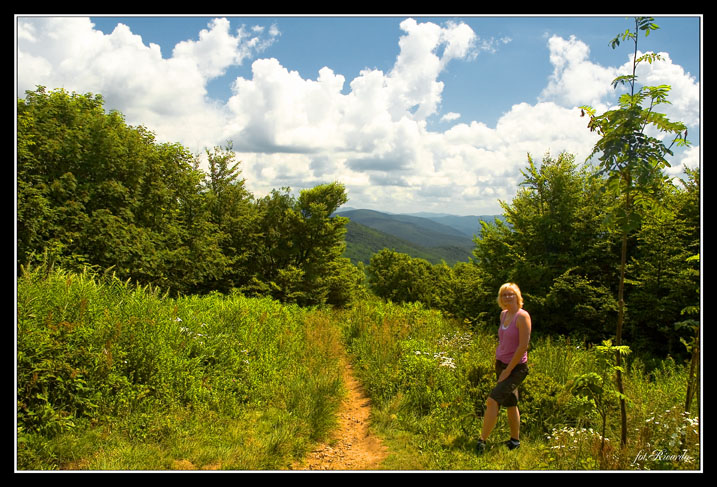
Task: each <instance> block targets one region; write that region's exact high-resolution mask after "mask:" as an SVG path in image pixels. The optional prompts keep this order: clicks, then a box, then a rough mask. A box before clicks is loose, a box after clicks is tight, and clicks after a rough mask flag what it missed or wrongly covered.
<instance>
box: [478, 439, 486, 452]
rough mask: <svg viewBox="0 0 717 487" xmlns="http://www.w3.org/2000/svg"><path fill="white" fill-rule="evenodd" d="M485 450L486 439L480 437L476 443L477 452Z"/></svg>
mask: <svg viewBox="0 0 717 487" xmlns="http://www.w3.org/2000/svg"><path fill="white" fill-rule="evenodd" d="M483 452H485V441H483V440H482V439H480V438H478V442H477V443H476V453H477V454H478V455H480V454H481V453H483Z"/></svg>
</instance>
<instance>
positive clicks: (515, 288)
mask: <svg viewBox="0 0 717 487" xmlns="http://www.w3.org/2000/svg"><path fill="white" fill-rule="evenodd" d="M508 289H510V290H511V291H513V292H514V293H515V297H516V298H517V299H518V309H521V308H522V307H523V295H522V294H521V293H520V288H519V287H518V285H517V284H515V283H512V282H506V283H505V284H503V285H502V286H501V287H500V289H499V290H498V306H500V307H501V308H502V309H506V308H507V306H506V305H505V303H504V302H503V291H506V290H508Z"/></svg>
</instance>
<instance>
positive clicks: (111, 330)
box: [17, 269, 343, 470]
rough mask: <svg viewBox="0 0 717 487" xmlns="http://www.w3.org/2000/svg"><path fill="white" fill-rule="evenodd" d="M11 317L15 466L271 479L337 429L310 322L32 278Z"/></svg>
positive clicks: (325, 333)
mask: <svg viewBox="0 0 717 487" xmlns="http://www.w3.org/2000/svg"><path fill="white" fill-rule="evenodd" d="M17 319H18V327H17V394H18V409H17V424H18V445H17V463H18V468H19V469H33V470H39V469H58V468H60V469H63V468H83V469H112V470H121V469H141V470H161V469H173V468H196V469H199V468H224V469H239V470H245V469H278V468H285V467H286V466H287V465H288V464H290V463H291V462H292V461H293V460H294V459H295V458H297V457H300V456H301V455H303V453H304V452H305V450H306V449H307V448H308V447H309V445H310V443H311V442H313V441H316V440H317V439H321V438H323V437H324V436H325V435H326V434H327V433H328V432H329V431H330V430H331V428H332V427H333V425H334V424H335V412H336V409H337V407H338V405H339V403H340V401H341V398H342V395H343V389H342V387H343V386H342V382H341V367H340V359H341V357H340V355H339V354H338V353H337V351H338V350H340V347H338V346H337V343H338V341H339V335H338V333H337V332H336V328H335V327H334V326H331V324H330V322H329V320H328V319H327V318H325V317H324V316H323V315H322V314H321V313H320V312H312V311H310V310H305V309H302V308H299V307H297V306H290V305H282V304H279V303H277V302H275V301H272V300H269V299H247V298H244V297H242V296H238V295H237V296H228V297H225V296H220V295H211V296H204V297H196V296H195V297H187V298H181V299H169V298H167V297H166V296H163V295H161V294H160V293H159V291H158V290H156V289H152V288H148V287H141V286H133V285H131V284H130V283H123V282H120V281H118V280H116V279H113V278H112V277H106V276H105V277H104V278H97V277H96V276H93V275H91V274H89V273H84V274H72V273H67V272H63V271H61V270H54V271H52V272H49V273H48V272H47V271H46V270H45V269H36V270H32V271H28V272H26V273H25V274H24V275H23V276H21V277H20V278H19V279H18V292H17Z"/></svg>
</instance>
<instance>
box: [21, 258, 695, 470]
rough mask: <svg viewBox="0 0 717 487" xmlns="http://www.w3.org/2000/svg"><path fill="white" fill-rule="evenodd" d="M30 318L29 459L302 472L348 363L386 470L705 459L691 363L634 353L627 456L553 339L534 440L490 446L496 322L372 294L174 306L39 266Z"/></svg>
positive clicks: (533, 419)
mask: <svg viewBox="0 0 717 487" xmlns="http://www.w3.org/2000/svg"><path fill="white" fill-rule="evenodd" d="M17 318H18V328H17V397H18V408H17V423H18V437H17V440H18V444H17V464H18V468H19V469H33V470H40V469H87V470H106V469H109V470H165V469H173V470H180V469H232V470H264V469H272V470H273V469H285V468H288V466H289V465H290V464H292V463H294V461H295V460H297V459H300V458H301V457H302V456H303V455H304V454H305V453H306V451H307V450H308V449H309V448H310V446H311V445H312V443H313V442H315V441H319V440H322V439H325V438H326V437H327V435H328V434H329V433H330V431H331V430H332V429H333V428H334V427H335V426H336V424H337V423H336V412H337V410H338V406H339V404H340V402H341V400H342V399H343V397H344V394H345V390H344V386H343V383H342V379H341V377H342V374H341V370H342V366H343V362H344V360H346V357H348V359H349V360H351V361H352V362H353V365H354V367H353V370H354V372H355V373H356V374H357V375H358V379H359V380H360V381H361V382H362V383H363V385H364V388H365V390H366V391H367V393H368V395H369V396H370V397H371V400H372V405H373V409H372V418H371V419H372V423H373V428H374V429H375V431H377V432H378V433H379V434H380V435H381V436H382V437H383V438H384V441H385V443H386V444H387V445H388V447H389V451H390V452H391V454H390V455H389V456H388V458H387V459H386V460H385V462H384V465H383V468H387V469H394V470H403V469H410V470H419V469H431V470H441V469H451V470H584V469H588V470H594V469H600V470H612V469H619V470H638V469H652V470H655V469H659V470H672V469H687V470H693V469H699V468H700V465H701V446H700V424H699V418H700V416H699V409H698V408H699V404H700V401H694V403H693V404H694V406H693V409H692V410H691V411H689V412H686V413H685V412H683V411H682V410H681V405H682V404H683V402H684V395H685V384H686V374H687V372H686V369H685V366H684V364H679V363H676V362H675V361H673V360H671V359H667V360H664V361H662V362H661V363H660V364H659V366H657V367H652V368H648V366H647V365H646V362H645V361H643V360H641V359H640V358H639V357H637V358H631V360H630V361H629V363H628V365H629V367H628V369H627V370H626V373H625V375H624V380H625V390H626V394H627V396H628V400H629V403H628V415H629V417H628V426H629V427H630V435H629V441H628V445H627V446H626V447H625V448H621V447H620V446H619V444H618V443H619V429H620V426H619V413H618V411H617V409H616V408H615V410H614V411H612V412H610V413H609V414H608V422H607V429H606V435H605V436H606V441H605V442H603V441H602V440H603V438H602V437H601V436H600V434H599V433H598V431H601V428H599V427H598V425H600V424H601V418H600V416H599V415H598V414H597V413H596V412H595V408H594V406H593V404H592V403H591V402H590V401H588V400H586V399H584V398H581V397H578V396H575V395H573V394H572V393H571V384H572V381H573V380H574V379H575V377H577V376H579V375H581V374H584V373H588V372H592V371H594V370H595V367H596V355H595V353H594V352H593V350H592V349H591V347H590V346H588V345H586V344H583V343H577V342H574V341H570V340H568V339H567V338H549V337H545V338H535V339H534V340H533V343H532V344H531V350H530V352H529V354H530V359H529V363H530V374H529V375H528V378H527V379H526V381H525V382H524V384H523V385H522V386H521V405H520V410H521V420H522V430H521V443H522V446H521V448H520V449H518V450H514V451H509V450H507V449H506V448H502V447H500V446H499V443H500V442H501V441H502V440H504V439H507V437H508V425H507V421H506V420H505V414H504V413H503V414H501V416H500V420H499V422H498V425H497V426H496V429H495V430H494V432H493V434H492V436H491V442H490V444H489V446H490V447H491V448H489V451H488V452H487V453H486V454H484V455H482V456H476V455H475V454H474V452H473V448H474V446H475V440H476V438H477V437H478V435H479V432H480V427H481V420H482V414H483V408H484V404H485V400H486V398H487V395H488V392H489V391H490V389H491V388H492V387H493V385H494V382H495V377H494V372H493V361H494V351H495V346H496V330H495V327H494V326H493V325H489V326H486V327H485V328H482V327H480V326H478V327H476V326H469V325H468V324H466V323H461V322H458V321H455V320H452V319H448V318H446V317H445V316H444V315H442V314H441V313H439V312H437V311H433V310H429V309H425V308H424V307H423V306H421V305H420V304H403V305H397V304H391V303H384V302H382V301H380V300H373V299H367V300H364V301H362V302H360V303H357V304H356V305H354V306H353V307H351V308H349V309H344V310H333V311H332V310H325V309H304V308H300V307H298V306H294V305H285V304H280V303H278V302H276V301H272V300H269V299H261V298H252V299H249V298H245V297H242V296H240V295H233V296H221V295H209V296H192V297H185V298H179V299H170V298H168V297H167V296H163V295H162V294H161V293H160V292H159V291H158V290H157V289H153V288H149V287H141V286H134V285H132V284H130V283H125V282H120V281H118V280H116V279H114V278H112V277H111V276H102V277H98V276H94V275H92V274H90V273H81V274H74V273H68V272H63V271H61V270H53V271H48V270H47V269H35V270H31V271H28V272H26V273H25V274H23V275H22V276H21V277H20V278H19V279H18V293H17ZM344 350H345V351H346V352H347V353H346V354H344ZM650 363H652V362H650ZM603 443H604V444H605V447H604V449H603V448H602V445H603Z"/></svg>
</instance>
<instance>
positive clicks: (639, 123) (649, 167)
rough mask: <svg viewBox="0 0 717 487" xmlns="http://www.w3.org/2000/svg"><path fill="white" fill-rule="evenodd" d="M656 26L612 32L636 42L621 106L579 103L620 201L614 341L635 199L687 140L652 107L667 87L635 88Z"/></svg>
mask: <svg viewBox="0 0 717 487" xmlns="http://www.w3.org/2000/svg"><path fill="white" fill-rule="evenodd" d="M658 28H659V27H658V26H657V25H656V24H655V23H654V19H652V18H650V17H636V18H635V25H634V30H630V29H627V30H626V31H625V32H624V33H622V34H620V35H618V36H616V37H615V38H614V39H613V40H612V41H611V42H610V45H611V46H612V47H613V49H614V48H616V47H617V46H619V45H620V42H621V40H622V41H625V40H631V41H632V42H633V44H634V55H633V61H632V73H631V74H628V75H623V76H619V77H617V78H616V79H615V80H614V81H613V87H617V86H619V85H620V86H622V85H627V87H628V88H629V92H628V93H625V94H623V95H622V96H620V99H619V106H618V108H616V109H614V110H609V111H607V112H605V113H604V114H602V115H596V113H595V110H594V109H593V108H591V107H589V106H583V107H581V108H582V109H583V110H584V112H587V113H588V115H589V117H590V121H589V123H588V128H589V129H590V130H591V131H593V132H597V133H598V134H599V135H600V136H601V138H600V140H598V142H597V143H596V144H595V147H594V149H593V152H592V154H591V156H590V157H591V158H592V157H593V156H595V155H598V154H599V155H598V161H599V164H600V170H601V172H602V174H604V175H605V176H606V177H607V181H608V183H609V184H610V185H611V186H612V187H613V188H614V189H615V191H616V193H617V194H619V195H621V197H622V202H621V205H620V206H619V207H617V208H616V209H615V211H614V213H613V214H612V217H613V218H614V221H615V223H616V224H617V225H618V228H619V229H620V232H621V233H622V245H621V254H620V280H619V287H618V319H617V329H616V334H615V343H616V346H620V345H621V344H622V332H623V321H624V316H625V298H624V289H625V269H626V264H627V243H628V235H629V234H630V233H631V232H633V231H634V230H636V229H637V228H638V226H639V223H640V213H639V211H637V208H636V205H635V202H636V201H638V200H640V199H641V198H646V197H648V196H649V194H650V192H651V191H652V190H653V188H654V186H655V184H656V182H657V181H658V180H659V179H660V174H661V169H662V168H664V167H666V166H669V163H668V162H667V159H666V156H668V155H672V151H671V147H672V144H675V143H676V144H678V145H686V144H687V139H686V135H687V129H686V127H685V125H684V124H682V123H679V122H670V121H669V120H668V119H667V117H665V115H664V114H661V113H658V112H656V111H655V107H656V106H658V105H660V104H663V103H668V101H667V95H668V92H669V90H670V87H669V86H666V85H660V86H653V87H650V86H644V87H641V88H640V89H638V90H636V89H635V88H636V81H637V76H636V74H635V73H636V70H637V66H638V65H639V64H640V63H642V62H645V61H646V62H648V63H652V62H653V61H655V60H658V59H659V56H658V55H657V54H653V53H647V54H644V55H642V56H639V57H638V55H637V53H638V51H637V46H638V38H639V33H640V31H642V32H644V33H645V35H646V36H647V35H649V34H650V32H651V31H653V30H655V29H658ZM648 128H654V129H657V130H658V131H660V132H664V133H666V134H674V135H675V138H674V139H673V142H672V144H671V145H670V146H666V145H665V144H664V143H663V141H662V140H661V139H659V138H657V137H654V136H651V135H649V134H648ZM617 360H618V367H617V369H616V377H617V382H618V389H619V392H620V393H621V394H623V392H624V391H623V385H622V374H621V368H620V355H619V354H618V355H617ZM620 406H621V413H622V434H621V443H622V444H623V445H625V443H626V442H627V413H626V411H625V401H624V399H622V398H621V400H620Z"/></svg>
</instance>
